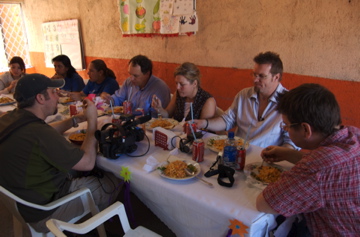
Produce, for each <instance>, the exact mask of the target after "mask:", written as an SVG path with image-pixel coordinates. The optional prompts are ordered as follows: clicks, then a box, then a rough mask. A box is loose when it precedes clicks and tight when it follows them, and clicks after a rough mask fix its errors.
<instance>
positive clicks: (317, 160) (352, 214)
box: [256, 84, 360, 236]
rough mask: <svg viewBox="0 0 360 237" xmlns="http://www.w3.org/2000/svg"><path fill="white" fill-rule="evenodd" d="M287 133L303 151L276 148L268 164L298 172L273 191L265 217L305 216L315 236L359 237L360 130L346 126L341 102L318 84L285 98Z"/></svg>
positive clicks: (266, 154)
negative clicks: (282, 163)
mask: <svg viewBox="0 0 360 237" xmlns="http://www.w3.org/2000/svg"><path fill="white" fill-rule="evenodd" d="M278 111H279V113H281V115H282V119H283V123H282V127H283V128H284V129H285V130H287V131H288V132H289V135H290V138H291V140H292V141H293V142H294V143H295V145H297V146H299V147H301V148H304V149H308V150H310V152H308V153H306V154H304V153H301V152H300V151H296V150H292V149H288V148H284V147H277V146H270V147H267V148H266V149H264V150H263V152H262V157H263V159H264V161H266V162H277V161H281V160H288V161H290V162H292V163H295V166H294V167H293V168H292V169H291V170H290V171H288V172H284V173H283V174H282V176H281V177H280V179H279V180H278V181H277V182H275V183H273V184H270V185H269V186H267V187H266V188H265V189H264V191H263V192H262V193H261V194H260V195H259V196H258V198H257V200H256V207H257V209H258V210H259V211H262V212H266V213H274V214H277V213H279V214H282V215H284V216H286V217H289V216H292V215H295V214H300V213H303V215H304V216H305V220H306V223H307V226H308V229H309V231H310V233H311V236H359V233H360V203H359V200H360V185H359V184H360V175H359V173H360V130H359V129H358V128H356V127H351V126H341V117H340V108H339V105H338V103H337V101H336V98H335V96H334V95H333V94H332V93H331V92H330V91H329V90H327V89H326V88H325V87H323V86H321V85H318V84H303V85H301V86H299V87H297V88H295V89H293V90H291V91H289V92H287V93H285V95H284V96H282V97H281V98H280V101H279V103H278Z"/></svg>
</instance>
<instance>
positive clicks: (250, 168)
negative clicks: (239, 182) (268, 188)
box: [244, 162, 284, 187]
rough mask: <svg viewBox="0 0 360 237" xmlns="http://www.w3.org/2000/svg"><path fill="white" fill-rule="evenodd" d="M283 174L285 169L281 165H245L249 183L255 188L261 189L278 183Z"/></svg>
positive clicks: (255, 163)
mask: <svg viewBox="0 0 360 237" xmlns="http://www.w3.org/2000/svg"><path fill="white" fill-rule="evenodd" d="M282 172H284V169H283V167H281V166H280V165H275V164H269V163H266V162H264V163H262V162H253V163H250V164H247V165H245V168H244V173H245V175H246V176H247V182H248V183H250V184H253V185H255V186H259V185H260V187H262V186H264V185H268V184H270V183H274V182H276V181H277V180H278V179H279V178H280V176H281V174H282Z"/></svg>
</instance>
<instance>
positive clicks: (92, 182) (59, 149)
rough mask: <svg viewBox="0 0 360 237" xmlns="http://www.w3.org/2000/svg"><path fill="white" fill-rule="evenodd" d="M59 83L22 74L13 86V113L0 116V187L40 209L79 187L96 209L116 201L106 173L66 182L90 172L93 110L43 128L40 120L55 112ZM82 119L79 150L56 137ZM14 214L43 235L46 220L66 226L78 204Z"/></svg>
mask: <svg viewBox="0 0 360 237" xmlns="http://www.w3.org/2000/svg"><path fill="white" fill-rule="evenodd" d="M64 83H65V81H64V80H63V79H50V78H48V77H46V76H44V75H41V74H28V75H26V76H24V77H23V78H21V79H20V80H19V82H18V83H17V86H16V89H15V94H14V98H15V99H16V101H17V105H18V108H16V109H14V110H13V111H10V112H8V113H5V114H4V115H2V116H1V117H0V138H1V141H0V154H1V156H0V163H1V165H0V185H2V186H3V187H4V188H6V189H7V190H9V191H10V192H12V193H14V194H15V195H17V196H18V197H20V198H22V199H24V200H26V201H29V202H32V203H36V204H40V205H44V204H47V203H49V202H52V201H54V200H57V199H59V198H61V197H63V196H65V195H67V194H69V193H71V192H74V191H76V190H78V189H80V188H82V187H87V188H89V189H90V190H91V191H92V195H93V197H94V200H95V203H96V204H97V205H98V207H99V209H100V210H102V209H104V208H106V207H107V206H108V205H110V204H111V201H112V200H110V199H112V197H113V198H116V197H117V194H118V192H119V190H117V189H116V186H117V183H118V182H119V181H118V180H117V179H116V178H115V176H113V175H112V174H108V173H105V177H103V178H102V179H98V178H96V177H93V176H88V177H81V178H77V179H71V178H70V176H69V173H70V172H71V170H77V171H90V170H92V169H93V168H94V165H95V160H96V152H97V146H96V144H97V141H96V139H95V137H94V133H95V131H96V129H97V110H96V107H95V105H94V104H93V103H92V102H91V101H89V100H87V99H86V100H84V101H85V109H84V113H83V114H79V115H76V116H75V117H72V118H69V119H66V120H64V121H59V122H56V123H54V124H46V123H45V122H44V120H45V118H46V117H47V116H49V115H53V114H55V113H56V112H57V104H58V99H59V96H58V94H57V91H56V89H57V88H61V87H62V86H63V85H64ZM85 120H87V133H86V137H85V140H84V143H83V144H82V145H81V147H80V148H78V147H76V146H74V145H73V144H71V143H69V142H68V141H67V140H66V139H65V137H64V136H62V133H63V132H64V131H66V130H68V129H69V128H71V127H73V126H74V127H76V126H77V123H78V122H82V121H85ZM18 209H19V212H20V214H21V215H22V216H23V218H24V219H25V221H26V222H28V223H30V224H31V225H32V226H33V228H34V229H35V230H36V231H38V232H48V229H47V227H46V225H45V222H46V221H47V220H48V219H50V218H56V219H60V220H63V221H68V220H70V219H72V218H73V217H75V216H78V215H80V214H81V213H82V212H83V208H82V205H81V202H80V201H79V200H74V201H72V202H70V203H68V204H65V205H63V206H61V207H59V208H57V209H56V210H52V211H40V210H37V209H33V208H30V207H27V206H24V205H21V204H18Z"/></svg>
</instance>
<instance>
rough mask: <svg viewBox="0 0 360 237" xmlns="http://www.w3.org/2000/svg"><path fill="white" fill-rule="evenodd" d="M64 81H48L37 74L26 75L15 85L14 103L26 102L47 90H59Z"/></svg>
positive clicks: (43, 76)
mask: <svg viewBox="0 0 360 237" xmlns="http://www.w3.org/2000/svg"><path fill="white" fill-rule="evenodd" d="M64 85H65V80H64V79H50V78H48V77H47V76H45V75H43V74H39V73H33V74H26V75H25V76H23V77H22V78H20V79H19V81H18V82H17V84H16V87H15V93H14V98H15V99H16V101H22V100H27V99H29V98H31V97H34V96H36V95H37V94H39V93H40V92H42V91H43V90H45V89H48V88H54V89H55V88H61V87H63V86H64Z"/></svg>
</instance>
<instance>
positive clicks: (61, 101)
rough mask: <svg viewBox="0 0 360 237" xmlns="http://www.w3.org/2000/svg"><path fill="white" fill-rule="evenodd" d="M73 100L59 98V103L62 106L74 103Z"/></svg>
mask: <svg viewBox="0 0 360 237" xmlns="http://www.w3.org/2000/svg"><path fill="white" fill-rule="evenodd" d="M74 101H75V100H73V99H71V98H70V97H60V98H59V102H60V103H62V104H67V103H70V102H74Z"/></svg>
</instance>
